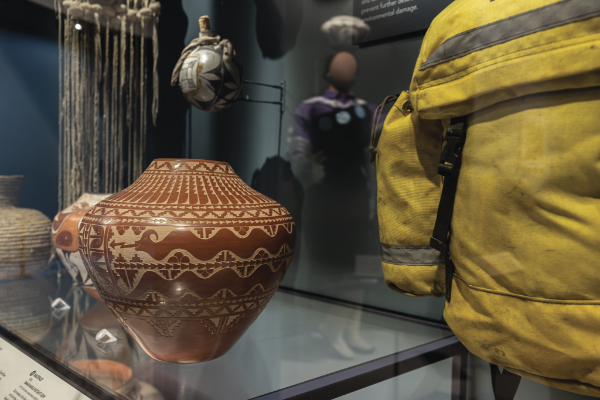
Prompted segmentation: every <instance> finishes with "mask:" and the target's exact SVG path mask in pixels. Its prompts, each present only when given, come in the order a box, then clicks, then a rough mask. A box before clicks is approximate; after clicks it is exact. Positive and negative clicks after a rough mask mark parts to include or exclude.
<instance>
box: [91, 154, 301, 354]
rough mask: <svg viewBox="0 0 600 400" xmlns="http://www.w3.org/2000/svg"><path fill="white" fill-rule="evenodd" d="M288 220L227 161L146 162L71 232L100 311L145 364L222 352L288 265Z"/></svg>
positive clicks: (291, 242) (291, 230) (291, 234)
mask: <svg viewBox="0 0 600 400" xmlns="http://www.w3.org/2000/svg"><path fill="white" fill-rule="evenodd" d="M295 236H296V230H295V224H294V221H293V220H292V217H291V216H290V214H289V213H288V212H287V210H286V209H285V208H283V207H282V206H281V205H280V204H278V203H277V202H275V201H273V200H271V199H269V198H268V197H266V196H263V195H261V194H260V193H258V192H256V191H255V190H253V189H251V188H250V187H249V186H247V185H246V184H245V183H244V182H243V181H242V180H241V179H240V178H239V177H238V176H237V175H236V174H235V173H234V172H233V170H232V169H231V167H230V166H229V164H227V163H221V162H215V161H205V160H173V159H158V160H154V161H153V162H152V163H151V165H150V166H149V167H148V169H147V170H146V171H145V172H144V173H143V174H142V175H141V176H140V177H139V178H138V180H136V181H135V182H134V183H133V184H132V185H131V186H130V187H128V188H127V189H125V190H123V191H121V192H119V193H117V194H115V195H113V196H110V197H108V198H107V199H105V200H103V201H101V202H100V203H98V204H97V205H96V206H95V207H94V208H92V209H91V210H90V211H89V212H88V213H87V214H86V215H85V216H84V217H83V219H82V222H81V224H80V225H79V251H80V253H81V258H82V259H83V262H84V264H85V266H86V268H87V269H88V272H89V274H90V276H91V278H92V281H93V282H94V285H95V286H96V289H97V290H98V293H99V294H100V296H101V297H102V298H103V299H104V300H105V302H106V305H107V306H108V307H109V308H110V309H111V310H112V312H113V313H114V314H115V315H116V316H117V318H118V319H119V321H120V322H121V324H122V325H123V327H124V328H125V329H126V330H127V331H128V332H129V333H130V334H131V335H132V336H133V337H134V339H135V340H136V341H137V342H138V344H139V345H140V346H141V347H142V348H143V349H144V350H145V351H146V352H147V353H148V354H149V355H150V356H152V357H153V358H155V359H157V360H160V361H167V362H178V363H192V362H201V361H208V360H211V359H214V358H217V357H219V356H221V355H223V354H225V353H226V352H227V350H229V349H230V348H231V346H233V345H234V344H235V342H236V341H237V340H238V339H239V338H240V337H241V335H242V334H243V333H244V332H245V331H246V330H247V329H248V327H249V326H250V325H251V324H252V322H253V321H254V320H255V319H256V318H257V317H258V315H259V314H260V312H261V311H262V310H263V309H264V307H265V306H266V305H267V303H268V302H269V300H270V299H271V297H272V296H273V294H274V293H275V291H276V290H277V288H278V287H279V284H280V282H281V281H282V279H283V276H284V274H285V272H286V270H287V267H288V266H289V263H290V261H291V259H292V256H293V252H294V247H295V239H296V237H295Z"/></svg>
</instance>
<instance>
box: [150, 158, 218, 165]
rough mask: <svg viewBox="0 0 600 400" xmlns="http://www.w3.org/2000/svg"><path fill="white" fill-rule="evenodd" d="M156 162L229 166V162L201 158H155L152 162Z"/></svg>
mask: <svg viewBox="0 0 600 400" xmlns="http://www.w3.org/2000/svg"><path fill="white" fill-rule="evenodd" d="M155 161H184V162H208V163H213V164H224V165H229V163H228V162H225V161H215V160H203V159H200V158H155V159H154V160H152V162H155Z"/></svg>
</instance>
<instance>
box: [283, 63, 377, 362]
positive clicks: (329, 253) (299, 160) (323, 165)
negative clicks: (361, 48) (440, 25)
mask: <svg viewBox="0 0 600 400" xmlns="http://www.w3.org/2000/svg"><path fill="white" fill-rule="evenodd" d="M357 68H358V64H357V61H356V58H355V57H354V56H353V55H352V54H351V53H348V52H339V53H337V54H335V55H334V56H333V57H331V59H330V60H329V62H328V63H327V67H326V71H325V78H326V80H327V81H328V82H329V84H330V86H329V88H328V89H327V90H326V91H325V92H324V93H323V94H322V95H320V96H316V97H312V98H310V99H308V100H305V101H304V102H303V103H302V104H301V105H300V106H299V107H298V109H297V110H296V112H295V114H294V131H293V134H292V137H291V141H290V145H291V147H290V151H289V153H290V158H291V159H292V166H293V168H294V172H295V173H296V175H297V176H298V178H299V180H300V181H301V182H302V184H303V185H304V188H305V191H306V197H305V201H304V207H303V221H302V223H303V229H304V243H305V245H306V254H307V256H308V262H307V263H306V265H307V268H309V269H310V271H309V274H310V278H309V279H310V287H311V288H312V289H313V290H315V291H318V292H321V293H327V295H329V296H334V297H342V298H352V299H353V301H357V302H362V301H363V300H364V291H365V289H366V288H368V287H369V286H372V285H373V284H374V283H375V284H376V283H377V280H376V279H375V280H374V279H372V278H371V279H369V278H364V277H359V276H358V275H357V274H356V270H357V269H358V268H359V265H358V264H360V263H357V260H362V259H364V257H365V255H368V254H373V255H376V254H377V252H378V248H377V236H376V233H377V225H376V218H375V210H374V205H375V202H374V201H373V199H374V196H375V190H374V189H375V188H374V186H375V185H374V183H375V182H374V179H373V178H374V174H373V173H370V172H371V171H370V169H371V168H372V167H371V165H370V164H369V163H368V157H367V146H368V143H369V136H370V129H371V121H372V116H373V113H374V111H375V108H376V107H375V106H374V105H373V104H368V103H367V102H366V101H365V100H363V99H361V98H359V97H357V96H356V95H355V94H354V93H352V92H351V91H350V87H351V86H352V84H353V83H354V82H355V80H356V72H357ZM352 313H353V315H348V316H345V317H344V321H347V320H352V321H353V322H352V323H351V324H347V323H344V324H342V323H340V322H339V321H338V320H337V319H336V318H328V319H326V320H325V321H323V323H322V324H321V325H320V326H319V329H320V331H321V334H322V336H323V337H324V339H325V340H326V341H328V342H329V343H330V344H331V346H332V347H333V348H334V349H335V350H336V352H337V353H338V354H339V355H340V356H342V357H344V358H353V357H354V351H371V350H373V346H372V345H371V344H369V343H368V342H367V341H365V340H364V339H363V338H362V337H361V335H360V330H359V326H360V311H354V310H353V311H352Z"/></svg>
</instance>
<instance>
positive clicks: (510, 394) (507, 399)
mask: <svg viewBox="0 0 600 400" xmlns="http://www.w3.org/2000/svg"><path fill="white" fill-rule="evenodd" d="M490 369H491V370H492V389H493V390H494V399H495V400H513V399H514V398H515V395H516V394H517V389H518V388H519V383H520V382H521V377H520V376H519V375H517V374H513V373H512V372H510V371H508V370H507V369H504V370H503V371H502V372H500V368H498V366H497V365H494V364H490Z"/></svg>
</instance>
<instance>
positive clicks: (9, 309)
mask: <svg viewBox="0 0 600 400" xmlns="http://www.w3.org/2000/svg"><path fill="white" fill-rule="evenodd" d="M52 291H53V284H52V281H50V280H49V279H47V278H45V277H39V276H36V277H30V278H23V279H13V280H7V281H2V282H0V323H1V324H2V326H4V327H6V328H8V329H10V330H11V331H13V332H14V333H16V334H17V335H19V336H21V337H23V338H25V339H27V340H29V341H31V342H37V341H39V340H41V339H42V338H43V337H44V336H46V334H48V332H49V331H50V328H51V326H52V308H51V307H50V300H49V297H48V296H49V295H50V294H51V292H52Z"/></svg>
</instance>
